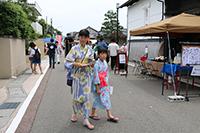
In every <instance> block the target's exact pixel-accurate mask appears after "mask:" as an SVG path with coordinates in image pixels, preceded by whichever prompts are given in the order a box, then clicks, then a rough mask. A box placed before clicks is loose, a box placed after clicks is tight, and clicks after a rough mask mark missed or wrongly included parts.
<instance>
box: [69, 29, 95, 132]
mask: <svg viewBox="0 0 200 133" xmlns="http://www.w3.org/2000/svg"><path fill="white" fill-rule="evenodd" d="M88 39H89V31H88V30H86V29H83V30H81V31H80V32H79V40H80V42H79V44H78V45H75V46H73V47H72V49H71V50H70V52H69V53H68V55H67V57H66V64H65V66H66V68H67V69H68V70H70V69H71V70H72V71H71V72H72V77H73V83H72V90H73V94H72V95H73V111H74V113H73V115H72V118H71V121H72V122H77V120H78V113H81V112H82V113H83V118H84V121H83V125H84V126H85V127H87V128H88V129H91V130H92V129H94V125H92V124H91V123H90V122H89V120H88V118H89V110H90V100H89V95H90V92H91V85H92V79H91V76H92V73H93V68H92V63H93V59H94V56H93V50H92V49H91V47H90V46H88V45H86V43H87V40H88Z"/></svg>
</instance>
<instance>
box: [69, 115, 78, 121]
mask: <svg viewBox="0 0 200 133" xmlns="http://www.w3.org/2000/svg"><path fill="white" fill-rule="evenodd" d="M77 121H78V119H77V117H76V116H75V115H73V116H72V118H71V122H73V123H75V122H77Z"/></svg>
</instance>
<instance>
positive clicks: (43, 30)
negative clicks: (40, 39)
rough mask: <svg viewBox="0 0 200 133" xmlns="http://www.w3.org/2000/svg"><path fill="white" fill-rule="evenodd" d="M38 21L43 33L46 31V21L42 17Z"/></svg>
mask: <svg viewBox="0 0 200 133" xmlns="http://www.w3.org/2000/svg"><path fill="white" fill-rule="evenodd" d="M38 23H39V24H40V25H41V26H42V33H43V35H45V34H46V32H47V23H46V21H45V20H44V19H43V18H42V19H40V20H39V21H38Z"/></svg>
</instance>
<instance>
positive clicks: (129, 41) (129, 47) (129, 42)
mask: <svg viewBox="0 0 200 133" xmlns="http://www.w3.org/2000/svg"><path fill="white" fill-rule="evenodd" d="M130 44H131V36H129V40H128V61H129V60H130V59H129V57H130V51H131V50H130V49H131V46H130Z"/></svg>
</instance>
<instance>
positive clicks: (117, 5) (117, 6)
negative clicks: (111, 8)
mask: <svg viewBox="0 0 200 133" xmlns="http://www.w3.org/2000/svg"><path fill="white" fill-rule="evenodd" d="M119 7H120V5H119V3H117V4H116V8H117V44H119Z"/></svg>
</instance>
